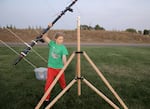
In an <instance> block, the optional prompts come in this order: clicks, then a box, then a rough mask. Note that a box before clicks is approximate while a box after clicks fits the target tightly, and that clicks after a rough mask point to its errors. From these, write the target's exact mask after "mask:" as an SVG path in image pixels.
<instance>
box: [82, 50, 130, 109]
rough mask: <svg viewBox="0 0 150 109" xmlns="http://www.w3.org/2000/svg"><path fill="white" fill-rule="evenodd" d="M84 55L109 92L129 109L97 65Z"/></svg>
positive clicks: (125, 108)
mask: <svg viewBox="0 0 150 109" xmlns="http://www.w3.org/2000/svg"><path fill="white" fill-rule="evenodd" d="M83 55H84V56H85V58H86V59H87V61H88V62H89V63H90V64H91V66H92V67H93V68H94V70H95V71H96V73H97V74H98V75H99V76H100V78H101V79H102V81H103V82H104V83H105V84H106V86H107V87H108V88H109V90H110V91H111V92H112V93H113V95H114V96H115V97H116V98H117V100H118V101H119V103H120V104H121V105H122V106H123V108H124V109H128V107H127V106H126V105H125V103H124V102H123V101H122V99H121V98H120V97H119V95H118V94H117V93H116V91H115V90H114V89H113V88H112V86H111V85H110V84H109V82H108V81H107V79H106V78H105V77H104V75H103V74H102V73H101V72H100V71H99V69H98V68H97V67H96V65H95V64H94V63H93V61H92V60H91V59H90V58H89V56H88V55H87V54H86V53H85V52H84V53H83Z"/></svg>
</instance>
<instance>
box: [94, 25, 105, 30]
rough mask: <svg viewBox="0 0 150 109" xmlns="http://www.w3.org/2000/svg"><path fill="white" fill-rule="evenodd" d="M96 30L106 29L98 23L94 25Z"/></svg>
mask: <svg viewBox="0 0 150 109" xmlns="http://www.w3.org/2000/svg"><path fill="white" fill-rule="evenodd" d="M94 29H95V30H105V29H104V28H103V27H101V26H99V25H98V24H97V25H95V27H94Z"/></svg>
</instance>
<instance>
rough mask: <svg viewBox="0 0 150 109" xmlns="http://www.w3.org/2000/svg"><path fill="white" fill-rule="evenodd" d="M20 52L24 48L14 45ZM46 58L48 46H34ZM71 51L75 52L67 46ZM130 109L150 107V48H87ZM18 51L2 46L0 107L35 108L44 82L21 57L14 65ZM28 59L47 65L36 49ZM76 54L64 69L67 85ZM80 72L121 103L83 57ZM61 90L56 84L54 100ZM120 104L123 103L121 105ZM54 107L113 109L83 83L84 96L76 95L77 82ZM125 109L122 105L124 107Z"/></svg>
mask: <svg viewBox="0 0 150 109" xmlns="http://www.w3.org/2000/svg"><path fill="white" fill-rule="evenodd" d="M13 48H14V49H15V50H17V51H18V52H20V51H22V50H23V47H13ZM35 50H37V51H38V52H39V53H40V54H41V55H42V56H43V57H45V58H46V59H47V55H48V48H47V47H35ZM68 50H69V53H70V54H71V53H72V52H73V51H76V48H75V47H68ZM82 50H84V51H86V53H87V54H88V55H89V57H91V59H92V60H93V62H94V63H95V64H96V65H97V67H98V68H99V69H100V71H101V72H102V73H103V75H104V76H105V77H106V79H107V80H108V81H109V83H110V84H111V85H112V87H113V88H114V89H115V90H116V92H117V93H118V95H119V96H120V97H121V98H122V100H123V101H124V102H125V103H126V105H127V106H128V107H129V109H149V108H150V103H149V102H150V47H84V48H82ZM16 57H17V56H16V54H14V53H13V52H12V51H10V50H9V49H8V48H6V47H0V109H33V108H34V107H35V106H36V104H37V103H38V101H39V100H40V99H41V97H42V96H43V91H44V84H45V81H39V80H37V79H36V78H35V75H34V71H33V70H34V68H33V67H32V66H30V65H29V64H28V63H26V62H25V61H24V60H22V61H21V62H20V63H19V64H17V65H16V66H13V65H12V63H13V60H14V59H15V58H16ZM27 59H29V60H30V61H31V62H32V63H34V64H35V65H36V66H37V67H46V66H47V64H46V63H45V62H43V61H42V60H41V59H40V58H39V57H38V56H36V55H35V54H34V53H33V52H30V54H28V56H27ZM75 73H76V57H75V58H74V60H73V61H72V63H71V64H70V65H69V66H68V68H67V70H66V71H65V75H66V81H67V84H68V83H69V82H70V81H71V80H72V79H74V77H75ZM81 73H82V76H83V77H84V78H86V79H87V80H88V81H90V82H91V83H92V84H93V85H94V86H96V87H97V88H98V89H99V90H100V91H101V92H103V93H104V94H105V95H106V96H107V97H108V98H110V99H111V100H112V101H113V102H114V103H115V104H117V105H118V106H120V104H119V103H118V101H117V100H116V98H115V97H114V96H113V94H112V93H111V92H110V91H109V90H108V88H107V87H106V86H105V84H104V83H103V82H102V80H101V79H100V78H99V76H98V75H97V74H96V72H95V71H94V70H93V68H92V67H91V66H90V64H89V63H88V62H87V61H86V59H85V58H84V57H83V56H82V57H81ZM60 91H61V89H60V87H59V85H58V84H56V86H55V87H54V89H53V91H52V94H51V99H53V98H54V97H55V96H56V95H57V94H58V93H59V92H60ZM120 107H121V106H120ZM52 109H112V107H111V106H110V105H109V104H108V103H106V102H105V101H104V100H103V99H102V98H101V97H99V96H98V95H97V94H95V92H93V91H92V90H91V89H90V88H89V87H88V86H86V85H85V84H84V83H83V82H82V95H81V96H80V97H78V96H77V84H75V85H73V87H71V89H70V91H69V92H68V93H66V94H65V95H64V96H63V97H62V98H61V99H60V100H59V101H58V102H57V103H56V104H55V105H54V106H53V108H52ZM121 109H122V107H121Z"/></svg>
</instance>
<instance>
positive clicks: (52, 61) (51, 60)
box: [48, 41, 68, 69]
mask: <svg viewBox="0 0 150 109" xmlns="http://www.w3.org/2000/svg"><path fill="white" fill-rule="evenodd" d="M48 46H49V57H48V67H51V68H56V69H61V68H63V66H64V65H63V61H62V57H63V55H68V51H67V49H66V47H65V46H64V45H58V44H56V42H54V41H50V42H49V44H48Z"/></svg>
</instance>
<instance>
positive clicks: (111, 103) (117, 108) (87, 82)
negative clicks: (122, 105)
mask: <svg viewBox="0 0 150 109" xmlns="http://www.w3.org/2000/svg"><path fill="white" fill-rule="evenodd" d="M83 82H84V83H85V84H86V85H87V86H89V87H90V88H91V89H92V90H93V91H95V92H96V93H97V94H98V95H99V96H100V97H102V98H103V99H104V100H105V101H106V102H107V103H108V104H110V105H111V106H112V107H113V108H114V109H119V107H118V106H117V105H116V104H114V103H113V102H112V101H111V100H110V99H108V98H107V97H106V96H105V95H104V94H103V93H102V92H100V91H99V90H98V89H97V88H96V87H94V86H93V85H92V84H91V83H90V82H89V81H87V80H86V79H83Z"/></svg>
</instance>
